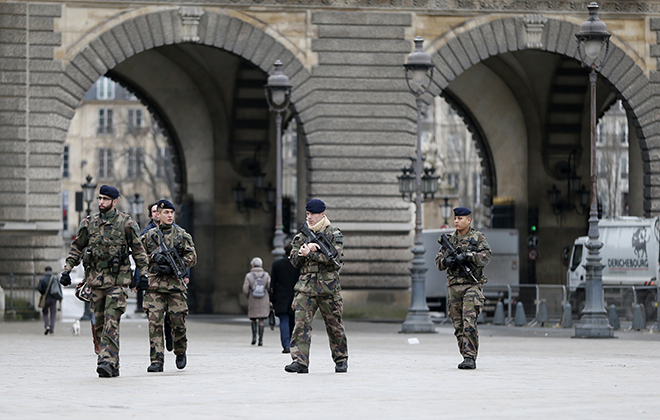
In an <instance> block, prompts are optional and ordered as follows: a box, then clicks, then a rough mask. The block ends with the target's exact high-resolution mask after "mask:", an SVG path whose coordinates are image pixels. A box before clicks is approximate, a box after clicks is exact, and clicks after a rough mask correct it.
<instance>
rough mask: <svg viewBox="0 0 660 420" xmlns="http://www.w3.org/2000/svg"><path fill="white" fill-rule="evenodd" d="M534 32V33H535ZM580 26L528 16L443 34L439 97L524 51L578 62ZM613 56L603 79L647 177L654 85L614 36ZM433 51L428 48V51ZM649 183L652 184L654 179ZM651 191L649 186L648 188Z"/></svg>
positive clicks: (488, 20)
mask: <svg viewBox="0 0 660 420" xmlns="http://www.w3.org/2000/svg"><path fill="white" fill-rule="evenodd" d="M531 28H533V29H531ZM578 30H579V26H578V25H577V24H574V23H571V22H569V21H566V20H557V19H552V18H547V17H546V16H543V15H524V16H521V17H511V18H504V19H500V18H498V17H481V18H478V19H476V20H474V21H472V22H470V23H469V24H466V25H463V26H461V27H459V28H457V29H456V30H453V31H450V32H448V33H446V34H444V35H443V36H442V37H440V38H438V39H436V40H434V41H433V42H432V43H431V44H432V47H433V49H434V50H435V51H434V54H433V55H432V59H433V62H434V64H435V65H436V68H437V69H438V70H439V71H437V72H436V73H435V77H434V79H435V80H434V81H435V83H436V92H435V93H439V92H440V91H441V90H444V89H446V88H447V87H448V86H449V85H450V84H451V82H452V81H453V80H455V79H456V78H457V77H459V76H460V75H461V74H463V73H464V72H465V71H467V70H468V69H469V68H471V67H472V66H474V65H476V64H479V63H481V62H483V61H485V60H487V59H489V58H491V57H495V56H498V55H501V54H506V53H514V52H517V51H525V50H538V51H543V52H549V53H555V54H559V55H561V56H566V57H569V58H572V59H574V60H579V57H578V54H577V44H576V42H575V33H577V31H578ZM612 39H613V41H612V42H611V44H610V54H609V56H608V59H607V62H606V63H605V66H604V67H603V69H602V70H601V71H600V76H601V77H602V78H603V79H605V81H606V82H607V83H609V84H611V86H612V87H613V88H614V89H615V90H616V91H617V94H618V95H619V96H620V98H621V99H622V100H623V103H624V106H625V107H626V110H627V112H628V116H629V119H630V120H631V123H632V124H633V126H634V127H635V133H636V135H637V138H638V140H639V145H640V148H641V153H642V157H643V160H644V161H645V162H647V164H646V165H645V166H644V170H645V173H646V174H647V175H650V174H649V172H650V171H651V167H652V166H653V163H654V162H655V161H656V160H658V158H657V157H656V156H655V155H654V154H653V153H652V152H651V151H652V150H654V149H655V148H656V147H657V144H658V142H660V126H659V125H658V124H657V123H656V122H655V118H654V112H653V111H654V109H656V108H657V107H658V106H659V105H660V103H658V102H659V101H658V98H656V97H654V96H653V91H654V90H653V89H652V83H651V81H650V80H649V79H648V77H647V76H646V75H645V73H644V70H643V69H642V68H640V67H639V65H638V64H637V62H636V61H635V60H634V59H633V58H631V54H630V53H629V52H628V51H626V50H625V49H624V48H625V47H624V48H622V47H621V45H624V44H623V43H622V42H619V41H618V40H617V39H616V38H615V36H613V38H612ZM429 49H430V48H429ZM647 178H649V181H650V177H647ZM646 186H647V187H651V185H646ZM655 210H656V209H655V205H654V204H653V199H652V198H650V197H646V198H645V199H644V211H645V213H646V214H647V215H650V214H652V213H654V211H655Z"/></svg>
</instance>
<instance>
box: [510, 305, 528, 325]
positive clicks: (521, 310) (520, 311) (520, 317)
mask: <svg viewBox="0 0 660 420" xmlns="http://www.w3.org/2000/svg"><path fill="white" fill-rule="evenodd" d="M513 324H514V325H515V326H516V327H524V326H525V324H527V317H526V316H525V307H524V306H523V303H522V302H518V303H516V317H515V319H514V320H513Z"/></svg>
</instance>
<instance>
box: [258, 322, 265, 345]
mask: <svg viewBox="0 0 660 420" xmlns="http://www.w3.org/2000/svg"><path fill="white" fill-rule="evenodd" d="M258 345H260V346H263V345H264V326H263V325H259V344H258Z"/></svg>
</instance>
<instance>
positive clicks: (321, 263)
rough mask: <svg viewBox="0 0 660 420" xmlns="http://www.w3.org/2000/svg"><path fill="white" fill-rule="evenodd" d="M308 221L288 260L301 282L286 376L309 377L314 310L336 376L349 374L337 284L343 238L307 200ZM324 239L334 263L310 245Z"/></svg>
mask: <svg viewBox="0 0 660 420" xmlns="http://www.w3.org/2000/svg"><path fill="white" fill-rule="evenodd" d="M305 209H306V214H307V220H306V222H305V224H303V226H302V227H301V231H302V230H303V228H306V229H305V230H306V231H307V232H308V233H307V234H305V233H303V232H300V233H298V234H297V235H296V236H295V238H293V242H292V249H291V254H290V256H289V259H290V261H291V263H292V264H293V265H294V266H295V267H298V268H300V278H299V280H298V282H297V283H296V286H295V291H296V295H295V297H294V298H293V306H294V310H295V326H294V327H293V335H292V337H291V358H292V359H293V363H291V364H289V365H286V366H285V368H284V370H285V371H287V372H296V373H308V371H309V347H310V345H311V341H312V320H313V319H314V315H315V314H316V311H317V310H320V311H321V315H322V316H323V321H324V322H325V328H326V332H327V334H328V339H329V340H330V351H331V353H332V359H333V360H334V362H335V372H337V373H345V372H347V371H348V343H347V340H346V332H345V330H344V322H343V320H342V314H343V306H344V301H343V299H342V296H341V286H340V284H339V268H340V263H339V262H338V261H337V259H338V258H339V257H341V255H342V249H343V246H344V237H343V235H342V234H341V231H340V230H339V228H337V227H335V226H332V224H331V223H330V220H328V218H327V217H326V215H325V209H326V206H325V203H324V202H323V201H321V200H319V199H313V200H310V201H309V202H308V203H307V205H306V206H305ZM312 235H314V236H318V237H323V238H325V241H324V245H325V246H326V248H327V247H328V246H330V247H332V248H334V249H335V250H336V251H337V259H332V258H330V257H328V256H327V255H325V254H324V253H323V252H322V250H321V247H320V246H319V245H318V243H315V242H310V240H311V237H310V236H312Z"/></svg>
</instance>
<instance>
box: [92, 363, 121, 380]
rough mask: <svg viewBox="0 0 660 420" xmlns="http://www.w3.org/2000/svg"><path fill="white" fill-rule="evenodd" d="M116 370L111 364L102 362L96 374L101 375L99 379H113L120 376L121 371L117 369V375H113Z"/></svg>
mask: <svg viewBox="0 0 660 420" xmlns="http://www.w3.org/2000/svg"><path fill="white" fill-rule="evenodd" d="M115 369H116V368H113V367H112V365H111V364H110V363H109V362H101V363H99V365H98V366H97V367H96V373H98V374H99V378H112V377H113V376H119V369H117V375H113V373H114V371H115Z"/></svg>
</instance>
